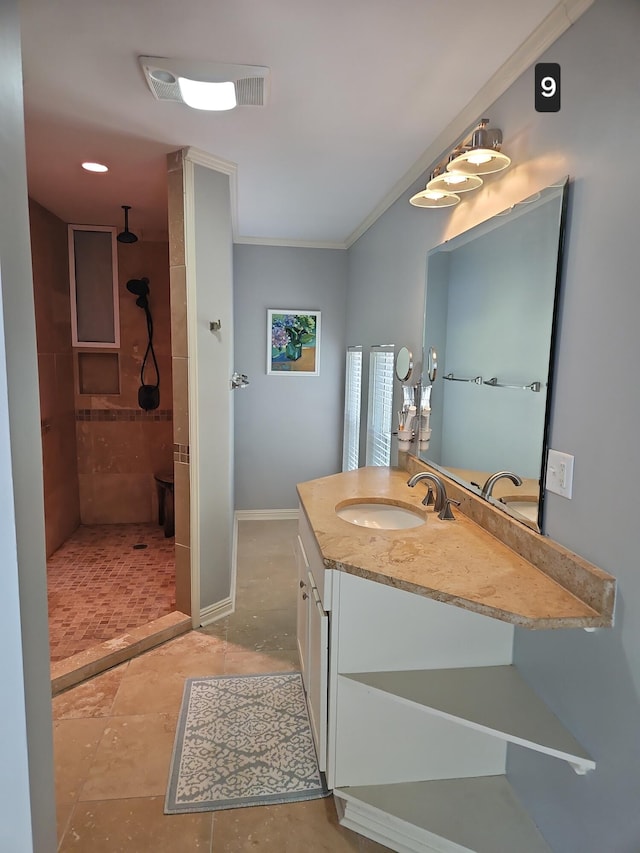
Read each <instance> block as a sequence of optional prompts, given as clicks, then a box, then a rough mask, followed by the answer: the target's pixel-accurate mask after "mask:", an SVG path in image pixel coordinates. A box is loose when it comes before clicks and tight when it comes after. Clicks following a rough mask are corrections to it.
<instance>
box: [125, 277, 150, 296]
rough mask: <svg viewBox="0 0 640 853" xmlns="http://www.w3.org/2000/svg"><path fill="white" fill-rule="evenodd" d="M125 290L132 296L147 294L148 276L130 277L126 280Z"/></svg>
mask: <svg viewBox="0 0 640 853" xmlns="http://www.w3.org/2000/svg"><path fill="white" fill-rule="evenodd" d="M127 290H128V291H129V293H133V295H134V296H147V294H148V293H149V279H148V278H146V277H145V278H131V279H129V281H128V282H127Z"/></svg>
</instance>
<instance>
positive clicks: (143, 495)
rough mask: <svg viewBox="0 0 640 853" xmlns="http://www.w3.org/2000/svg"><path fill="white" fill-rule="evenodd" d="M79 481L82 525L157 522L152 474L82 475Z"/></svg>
mask: <svg viewBox="0 0 640 853" xmlns="http://www.w3.org/2000/svg"><path fill="white" fill-rule="evenodd" d="M78 480H79V485H80V505H81V519H82V524H113V523H122V524H131V523H138V522H149V521H151V520H154V521H155V519H154V518H153V499H152V496H153V492H154V481H153V476H152V475H151V474H102V473H101V474H80V475H79V476H78ZM114 518H117V519H118V522H114V521H113V519H114Z"/></svg>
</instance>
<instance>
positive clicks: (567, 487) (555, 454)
mask: <svg viewBox="0 0 640 853" xmlns="http://www.w3.org/2000/svg"><path fill="white" fill-rule="evenodd" d="M545 488H546V490H547V491H549V492H554V493H555V494H556V495H561V496H562V497H563V498H571V493H572V490H573V456H571V455H570V454H569V453H561V452H560V451H559V450H550V451H549V455H548V456H547V478H546V482H545Z"/></svg>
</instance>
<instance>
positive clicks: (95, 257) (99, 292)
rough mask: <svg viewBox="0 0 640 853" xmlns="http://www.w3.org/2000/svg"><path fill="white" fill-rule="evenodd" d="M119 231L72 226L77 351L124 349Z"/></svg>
mask: <svg viewBox="0 0 640 853" xmlns="http://www.w3.org/2000/svg"><path fill="white" fill-rule="evenodd" d="M116 230H117V229H116V228H113V227H111V226H108V225H69V226H68V235H69V277H70V294H71V334H72V344H73V346H74V347H105V348H112V349H117V348H118V347H119V346H120V317H119V302H118V256H117V243H116Z"/></svg>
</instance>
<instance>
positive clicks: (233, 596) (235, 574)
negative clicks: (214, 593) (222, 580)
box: [229, 512, 238, 610]
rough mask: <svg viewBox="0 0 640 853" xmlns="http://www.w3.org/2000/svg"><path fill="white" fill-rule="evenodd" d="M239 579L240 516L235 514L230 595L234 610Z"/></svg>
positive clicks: (232, 534) (232, 535)
mask: <svg viewBox="0 0 640 853" xmlns="http://www.w3.org/2000/svg"><path fill="white" fill-rule="evenodd" d="M237 577H238V516H237V514H236V513H235V512H234V513H233V530H232V533H231V584H230V589H229V595H230V597H231V606H232V610H235V609H236V586H237Z"/></svg>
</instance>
